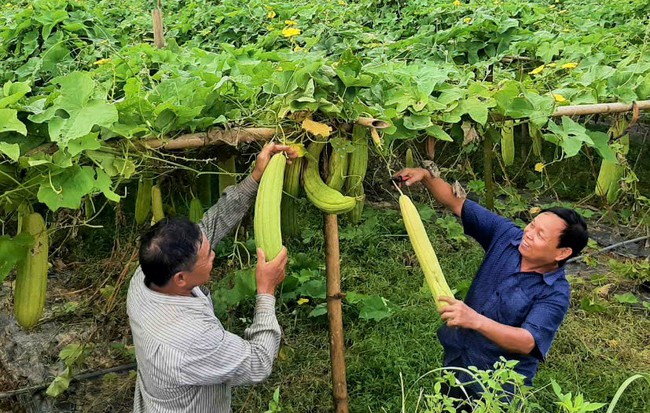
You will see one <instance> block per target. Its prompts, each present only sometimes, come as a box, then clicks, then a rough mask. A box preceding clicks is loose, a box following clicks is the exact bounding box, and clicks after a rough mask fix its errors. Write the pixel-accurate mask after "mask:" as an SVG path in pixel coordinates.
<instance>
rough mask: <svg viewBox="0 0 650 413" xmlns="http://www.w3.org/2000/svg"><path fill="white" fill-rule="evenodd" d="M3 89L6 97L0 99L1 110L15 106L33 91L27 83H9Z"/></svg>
mask: <svg viewBox="0 0 650 413" xmlns="http://www.w3.org/2000/svg"><path fill="white" fill-rule="evenodd" d="M2 89H3V96H4V97H3V98H1V99H0V109H2V108H6V107H7V106H9V105H13V104H14V103H16V102H18V101H19V100H20V99H22V97H23V96H25V95H26V94H28V93H29V92H30V91H31V90H32V88H31V87H29V83H27V82H17V83H12V82H7V83H5V85H4V87H3V88H2Z"/></svg>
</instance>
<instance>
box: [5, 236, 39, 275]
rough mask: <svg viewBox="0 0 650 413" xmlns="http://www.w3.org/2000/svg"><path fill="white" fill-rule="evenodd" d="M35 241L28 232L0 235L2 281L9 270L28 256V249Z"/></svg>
mask: <svg viewBox="0 0 650 413" xmlns="http://www.w3.org/2000/svg"><path fill="white" fill-rule="evenodd" d="M33 243H34V238H33V237H32V236H31V235H29V234H28V233H26V232H23V233H21V234H19V235H17V236H16V237H15V238H11V237H10V236H8V235H3V236H1V237H0V283H1V282H2V281H4V279H5V277H6V276H7V274H9V271H11V269H12V268H14V266H16V264H17V263H18V262H19V261H20V260H21V259H23V257H26V254H27V251H28V250H29V248H30V247H31V246H32V244H33Z"/></svg>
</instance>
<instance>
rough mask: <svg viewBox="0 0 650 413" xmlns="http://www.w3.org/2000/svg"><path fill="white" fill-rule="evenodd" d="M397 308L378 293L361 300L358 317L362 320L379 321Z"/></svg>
mask: <svg viewBox="0 0 650 413" xmlns="http://www.w3.org/2000/svg"><path fill="white" fill-rule="evenodd" d="M397 310H398V307H397V306H396V305H394V304H393V303H391V302H390V301H388V300H387V299H385V298H384V297H380V296H378V295H373V296H370V297H367V298H366V299H364V300H363V301H362V302H361V308H360V309H359V318H361V319H363V320H375V321H380V320H383V319H384V318H387V317H390V316H391V315H393V314H394V313H395V312H396V311H397Z"/></svg>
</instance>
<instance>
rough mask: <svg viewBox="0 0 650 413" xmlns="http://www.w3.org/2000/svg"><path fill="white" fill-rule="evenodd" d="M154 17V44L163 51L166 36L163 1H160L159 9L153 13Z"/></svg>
mask: <svg viewBox="0 0 650 413" xmlns="http://www.w3.org/2000/svg"><path fill="white" fill-rule="evenodd" d="M151 15H152V16H153V44H154V45H155V46H156V47H157V48H158V49H162V48H163V47H165V35H164V34H163V19H162V0H158V7H157V8H155V9H153V11H152V12H151Z"/></svg>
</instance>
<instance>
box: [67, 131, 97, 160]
mask: <svg viewBox="0 0 650 413" xmlns="http://www.w3.org/2000/svg"><path fill="white" fill-rule="evenodd" d="M98 136H99V134H98V133H96V132H94V133H89V134H88V135H85V136H82V137H80V138H76V139H72V140H71V141H70V142H68V152H69V153H70V155H71V156H77V155H79V154H80V153H81V152H84V151H87V150H96V149H99V148H100V147H101V144H100V142H99V140H98V139H97V137H98Z"/></svg>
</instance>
